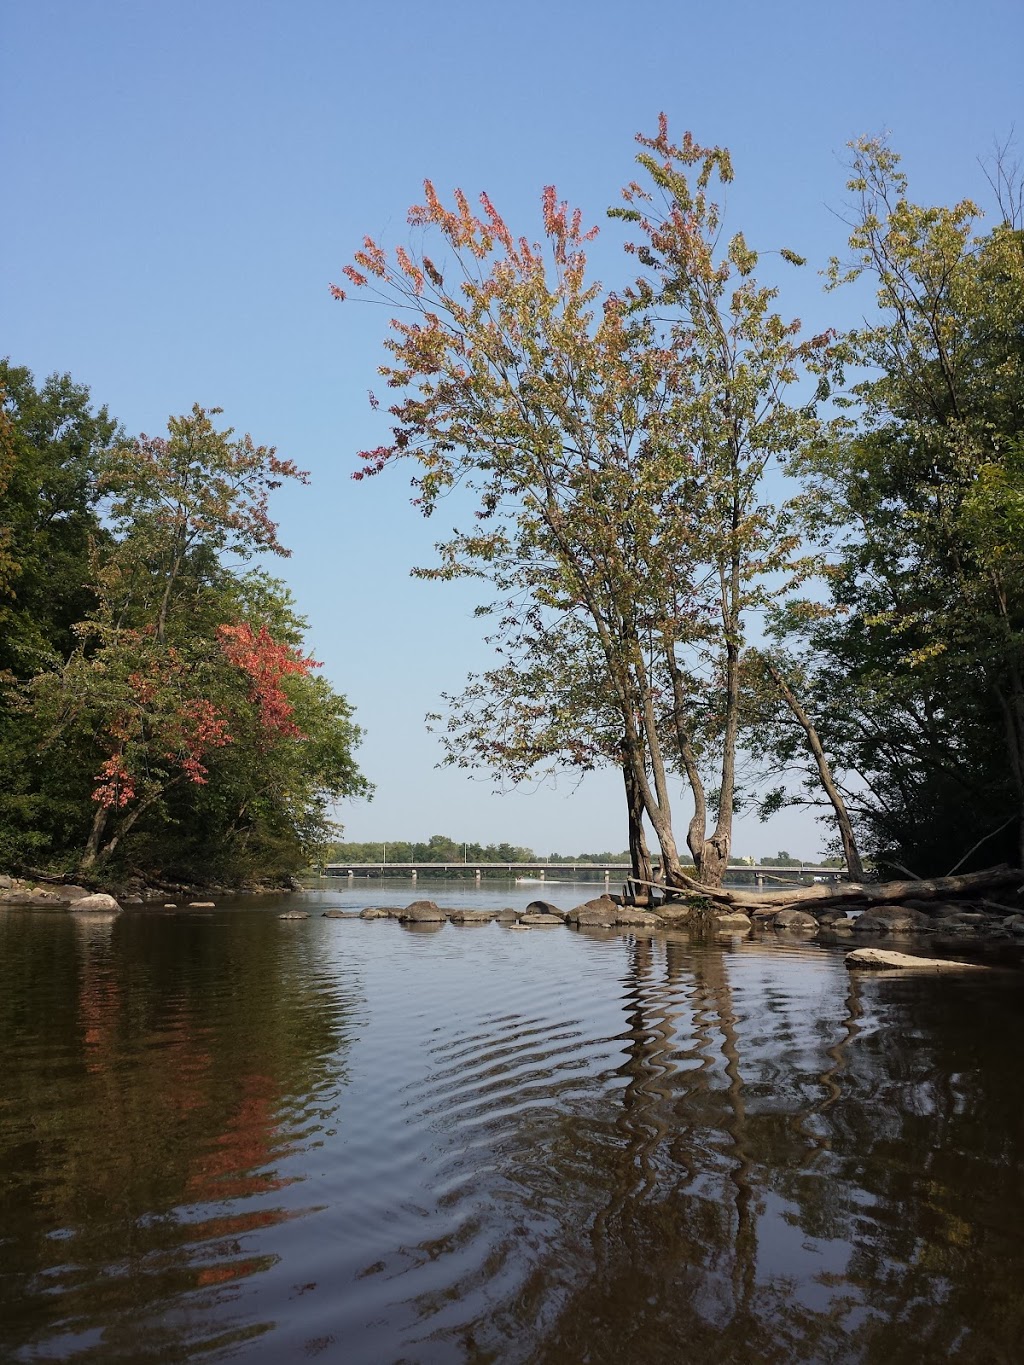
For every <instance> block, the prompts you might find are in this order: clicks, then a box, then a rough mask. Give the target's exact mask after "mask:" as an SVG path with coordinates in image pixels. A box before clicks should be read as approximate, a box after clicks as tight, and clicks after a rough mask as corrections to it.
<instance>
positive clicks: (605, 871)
mask: <svg viewBox="0 0 1024 1365" xmlns="http://www.w3.org/2000/svg"><path fill="white" fill-rule="evenodd" d="M610 876H611V873H610V872H609V871H608V869H607V868H605V870H604V889H605V890H606V891H607V890H608V878H609V877H610Z"/></svg>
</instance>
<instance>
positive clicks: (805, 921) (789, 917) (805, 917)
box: [772, 910, 818, 930]
mask: <svg viewBox="0 0 1024 1365" xmlns="http://www.w3.org/2000/svg"><path fill="white" fill-rule="evenodd" d="M817 927H818V921H817V920H816V919H815V918H814V916H813V915H809V914H808V913H807V911H806V910H780V911H779V913H778V914H777V915H776V916H775V918H774V919H773V920H772V928H773V929H811V930H816V929H817Z"/></svg>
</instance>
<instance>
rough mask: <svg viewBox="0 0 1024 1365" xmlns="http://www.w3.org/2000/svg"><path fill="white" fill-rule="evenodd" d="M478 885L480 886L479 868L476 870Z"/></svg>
mask: <svg viewBox="0 0 1024 1365" xmlns="http://www.w3.org/2000/svg"><path fill="white" fill-rule="evenodd" d="M476 884H477V886H479V885H480V869H479V868H477V870H476Z"/></svg>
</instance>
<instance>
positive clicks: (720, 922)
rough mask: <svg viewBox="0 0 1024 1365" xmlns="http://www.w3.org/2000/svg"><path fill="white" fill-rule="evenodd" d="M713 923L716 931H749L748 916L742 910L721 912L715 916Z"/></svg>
mask: <svg viewBox="0 0 1024 1365" xmlns="http://www.w3.org/2000/svg"><path fill="white" fill-rule="evenodd" d="M713 923H714V927H715V928H716V929H722V930H726V929H729V930H733V929H749V928H750V916H749V915H745V914H744V913H743V911H742V910H723V911H720V912H719V913H717V914H716V915H715V917H714V921H713Z"/></svg>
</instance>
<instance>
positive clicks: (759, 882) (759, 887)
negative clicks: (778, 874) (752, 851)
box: [755, 872, 764, 891]
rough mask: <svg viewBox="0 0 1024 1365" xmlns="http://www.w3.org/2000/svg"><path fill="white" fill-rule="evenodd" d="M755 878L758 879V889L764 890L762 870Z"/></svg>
mask: <svg viewBox="0 0 1024 1365" xmlns="http://www.w3.org/2000/svg"><path fill="white" fill-rule="evenodd" d="M755 880H756V881H757V889H758V891H763V890H764V878H763V877H762V876H761V874H760V872H759V873H758V874H757V877H756V878H755Z"/></svg>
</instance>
